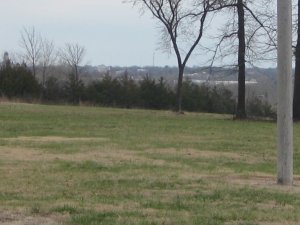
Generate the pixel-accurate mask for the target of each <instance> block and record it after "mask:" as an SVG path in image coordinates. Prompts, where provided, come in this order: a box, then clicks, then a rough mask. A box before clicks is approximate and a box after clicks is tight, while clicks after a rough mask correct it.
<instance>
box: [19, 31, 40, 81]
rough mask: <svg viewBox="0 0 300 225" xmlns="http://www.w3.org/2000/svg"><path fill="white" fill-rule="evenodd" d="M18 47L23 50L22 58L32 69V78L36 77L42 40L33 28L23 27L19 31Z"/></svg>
mask: <svg viewBox="0 0 300 225" xmlns="http://www.w3.org/2000/svg"><path fill="white" fill-rule="evenodd" d="M20 45H21V47H22V48H23V50H24V53H23V58H24V60H25V62H26V63H28V64H29V65H30V66H31V68H32V73H33V76H34V77H36V73H37V72H36V66H37V63H38V61H39V59H40V57H41V51H42V39H41V36H40V34H38V33H37V32H36V30H35V28H34V27H28V28H26V27H24V28H23V30H22V31H21V41H20Z"/></svg>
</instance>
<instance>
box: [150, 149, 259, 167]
mask: <svg viewBox="0 0 300 225" xmlns="http://www.w3.org/2000/svg"><path fill="white" fill-rule="evenodd" d="M146 153H148V154H149V153H150V154H155V155H175V156H182V157H193V158H202V159H203V158H205V159H216V158H227V159H231V160H234V161H245V162H247V163H257V162H260V161H261V159H259V158H256V157H254V156H250V155H246V154H239V153H233V152H220V151H200V150H196V149H175V148H163V149H148V150H146Z"/></svg>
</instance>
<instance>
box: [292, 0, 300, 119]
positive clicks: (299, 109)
mask: <svg viewBox="0 0 300 225" xmlns="http://www.w3.org/2000/svg"><path fill="white" fill-rule="evenodd" d="M297 12H298V14H297V22H296V24H297V26H296V27H297V29H296V30H297V44H296V48H295V82H294V102H293V117H294V120H295V121H300V0H298V4H297Z"/></svg>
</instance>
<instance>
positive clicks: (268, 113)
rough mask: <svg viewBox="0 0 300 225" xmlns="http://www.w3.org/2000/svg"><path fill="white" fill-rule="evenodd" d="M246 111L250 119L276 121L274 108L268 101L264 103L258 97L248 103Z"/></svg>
mask: <svg viewBox="0 0 300 225" xmlns="http://www.w3.org/2000/svg"><path fill="white" fill-rule="evenodd" d="M246 111H247V115H248V116H249V117H268V118H272V119H276V112H275V110H274V108H273V107H272V106H271V105H270V104H269V103H268V102H267V101H263V100H261V99H259V98H257V97H255V98H252V99H249V100H248V101H247V105H246Z"/></svg>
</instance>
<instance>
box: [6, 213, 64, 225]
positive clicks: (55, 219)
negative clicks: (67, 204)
mask: <svg viewBox="0 0 300 225" xmlns="http://www.w3.org/2000/svg"><path fill="white" fill-rule="evenodd" d="M65 219H66V218H63V217H62V216H57V215H51V216H46V217H42V216H26V215H25V214H22V213H11V212H8V211H0V225H62V224H63V221H65Z"/></svg>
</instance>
